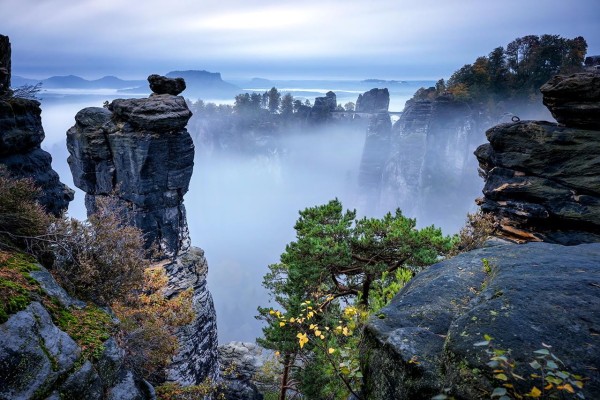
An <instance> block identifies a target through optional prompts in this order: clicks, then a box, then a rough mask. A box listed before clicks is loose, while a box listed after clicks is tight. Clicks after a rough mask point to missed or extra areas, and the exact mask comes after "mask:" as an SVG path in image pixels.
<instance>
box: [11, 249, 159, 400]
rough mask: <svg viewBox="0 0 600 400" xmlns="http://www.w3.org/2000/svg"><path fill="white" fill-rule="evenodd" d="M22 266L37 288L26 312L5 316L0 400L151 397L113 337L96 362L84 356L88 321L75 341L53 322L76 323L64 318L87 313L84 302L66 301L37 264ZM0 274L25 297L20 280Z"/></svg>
mask: <svg viewBox="0 0 600 400" xmlns="http://www.w3.org/2000/svg"><path fill="white" fill-rule="evenodd" d="M5 255H6V253H5ZM23 263H24V261H21V264H20V265H21V266H22V267H25V268H26V269H27V270H31V271H30V272H29V273H27V274H28V276H27V279H28V281H29V282H31V283H32V284H34V285H36V289H35V290H34V291H33V292H29V294H28V298H29V300H30V303H29V304H28V305H25V307H24V309H22V310H21V311H18V312H15V313H13V314H9V315H8V316H7V320H6V321H5V322H4V323H1V324H0V399H1V400H21V399H23V400H29V399H45V398H48V399H53V400H54V399H56V400H58V399H90V400H101V399H105V398H106V393H110V395H109V398H114V399H123V400H125V399H134V398H135V399H139V400H150V399H155V396H154V391H153V389H152V388H151V387H150V385H148V384H147V383H146V382H145V381H144V380H143V379H141V378H140V377H139V376H137V375H136V374H135V373H134V372H133V371H131V370H129V369H128V368H127V366H126V365H125V351H124V350H123V349H122V348H120V347H119V345H118V344H117V341H116V340H115V338H114V337H111V338H109V339H108V340H106V341H105V342H104V344H103V345H104V351H103V352H102V353H101V354H100V355H99V356H98V359H89V358H86V356H85V354H84V352H82V347H81V346H82V345H87V342H85V339H84V336H85V334H86V333H85V332H86V329H89V326H87V325H86V324H88V323H89V321H82V326H81V327H80V331H79V332H77V333H78V335H77V336H75V335H74V336H73V337H71V336H69V334H68V333H67V332H65V331H63V330H61V328H60V327H59V326H62V325H60V324H59V323H57V321H59V320H60V319H61V318H69V321H70V322H69V324H73V323H75V324H76V323H78V321H77V320H75V319H72V318H73V316H72V315H71V317H68V315H69V313H71V311H73V310H78V311H83V310H85V309H86V307H87V305H86V303H85V302H82V301H80V300H78V299H75V298H72V297H70V296H69V295H68V294H67V293H66V292H65V291H64V289H63V288H62V287H61V286H60V285H59V284H58V283H57V282H56V281H55V280H54V278H53V277H52V275H51V274H50V273H49V272H48V271H47V270H46V269H45V268H44V267H42V266H41V265H39V264H30V265H26V264H23ZM0 268H2V269H4V268H6V269H7V270H9V269H10V268H13V267H9V266H8V265H2V266H0ZM3 276H4V278H3V281H4V282H3V284H4V285H12V287H21V289H20V293H21V294H23V295H24V294H25V293H26V290H27V289H26V288H24V287H22V286H20V285H21V284H20V283H19V281H12V280H11V278H12V277H13V275H11V274H6V275H3ZM29 278H31V279H29ZM34 282H36V283H34ZM37 285H39V286H37ZM3 301H6V299H3ZM21 301H22V300H21ZM3 311H6V308H5V307H4V306H3ZM95 312H102V313H104V312H103V311H100V310H97V311H95ZM96 315H97V314H93V316H96ZM87 318H92V314H89V315H88V316H86V317H85V318H84V319H87ZM82 333H83V335H81V334H82ZM78 340H79V341H80V342H79V344H78V342H77V341H78ZM124 375H125V376H127V378H128V379H124V377H123V376H124ZM112 393H115V394H118V393H121V394H120V395H119V396H113V395H112ZM136 393H137V394H136Z"/></svg>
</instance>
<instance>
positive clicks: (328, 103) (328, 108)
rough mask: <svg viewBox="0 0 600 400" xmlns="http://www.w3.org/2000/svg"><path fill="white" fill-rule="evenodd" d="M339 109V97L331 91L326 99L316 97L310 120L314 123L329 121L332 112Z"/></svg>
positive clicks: (309, 115)
mask: <svg viewBox="0 0 600 400" xmlns="http://www.w3.org/2000/svg"><path fill="white" fill-rule="evenodd" d="M336 107H337V96H336V95H335V93H334V92H332V91H329V92H327V93H326V94H325V96H324V97H316V98H315V104H314V105H313V106H312V108H311V109H310V112H309V114H308V120H309V121H310V122H313V123H321V122H325V121H327V120H328V119H329V118H330V117H331V112H332V111H335V108H336Z"/></svg>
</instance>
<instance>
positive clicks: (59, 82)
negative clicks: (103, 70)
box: [11, 70, 242, 99]
mask: <svg viewBox="0 0 600 400" xmlns="http://www.w3.org/2000/svg"><path fill="white" fill-rule="evenodd" d="M166 76H168V77H172V78H175V77H181V78H183V79H185V83H186V86H187V89H186V91H185V92H183V95H184V96H186V97H191V98H199V99H231V98H233V97H234V96H235V95H237V94H239V93H241V92H242V89H241V88H240V87H238V86H236V85H233V84H231V83H229V82H225V81H224V80H223V79H221V74H220V73H218V72H208V71H194V70H190V71H171V72H169V73H167V75H166ZM39 82H41V83H42V88H43V89H117V90H118V91H119V92H122V93H137V94H139V93H148V94H149V93H150V88H149V87H148V81H146V80H123V79H120V78H118V77H116V76H105V77H102V78H100V79H94V80H88V79H84V78H82V77H79V76H76V75H65V76H52V77H50V78H47V79H42V80H38V79H29V78H24V77H20V76H13V77H12V82H11V86H12V87H13V88H16V87H19V86H23V85H35V84H36V83H39Z"/></svg>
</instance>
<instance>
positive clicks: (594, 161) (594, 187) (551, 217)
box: [475, 121, 600, 245]
mask: <svg viewBox="0 0 600 400" xmlns="http://www.w3.org/2000/svg"><path fill="white" fill-rule="evenodd" d="M486 135H487V137H488V140H489V144H485V145H482V146H480V147H479V148H478V149H477V150H476V152H475V155H476V156H477V158H478V160H479V165H480V168H481V170H482V171H483V172H484V174H485V177H486V183H485V187H484V189H483V194H484V198H483V199H481V200H479V204H480V205H481V207H482V209H483V211H485V212H488V213H492V214H494V215H495V216H496V217H497V218H498V219H499V223H500V225H499V226H500V229H501V232H502V234H503V235H505V236H506V237H509V238H513V239H515V240H525V241H529V240H544V241H549V242H556V243H561V244H567V245H572V244H578V243H587V242H596V241H599V240H600V185H599V184H598V171H600V132H598V131H592V130H585V129H579V128H569V127H564V126H559V125H557V124H553V123H550V122H542V121H521V122H517V123H508V124H500V125H497V126H495V127H493V128H491V129H489V130H488V131H487V133H486Z"/></svg>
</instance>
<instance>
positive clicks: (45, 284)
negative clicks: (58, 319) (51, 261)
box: [29, 264, 85, 308]
mask: <svg viewBox="0 0 600 400" xmlns="http://www.w3.org/2000/svg"><path fill="white" fill-rule="evenodd" d="M36 267H37V268H38V269H37V270H36V271H31V272H29V275H30V276H31V277H32V278H33V279H35V280H36V281H37V282H38V283H39V284H40V286H41V288H42V290H43V291H44V292H45V293H46V294H47V295H48V296H50V297H53V298H55V299H56V300H58V302H59V303H60V304H61V305H62V306H63V307H65V308H69V307H77V308H83V307H85V302H83V301H81V300H78V299H75V298H73V297H71V296H69V295H68V294H67V292H66V291H65V289H63V288H62V286H60V285H59V284H58V282H56V280H55V279H54V277H53V276H52V274H50V272H48V270H47V269H46V268H44V267H43V266H41V265H40V264H36Z"/></svg>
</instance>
